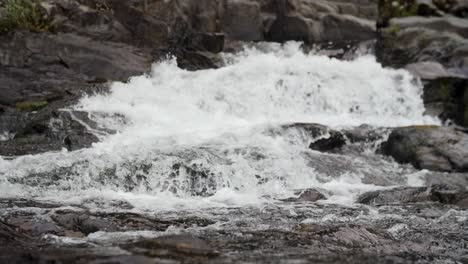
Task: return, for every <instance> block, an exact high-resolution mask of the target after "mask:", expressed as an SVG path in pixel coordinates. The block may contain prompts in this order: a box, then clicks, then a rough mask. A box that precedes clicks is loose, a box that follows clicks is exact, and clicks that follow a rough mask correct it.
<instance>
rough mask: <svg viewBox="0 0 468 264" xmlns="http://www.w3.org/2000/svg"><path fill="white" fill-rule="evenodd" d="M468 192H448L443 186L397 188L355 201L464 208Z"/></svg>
mask: <svg viewBox="0 0 468 264" xmlns="http://www.w3.org/2000/svg"><path fill="white" fill-rule="evenodd" d="M467 198H468V192H466V191H463V190H450V189H446V188H445V187H443V186H431V187H399V188H394V189H390V190H380V191H373V192H368V193H365V194H363V195H361V196H359V198H358V199H357V202H358V203H362V204H369V205H388V204H404V203H417V202H439V203H443V204H453V205H458V206H460V207H462V208H466V200H467Z"/></svg>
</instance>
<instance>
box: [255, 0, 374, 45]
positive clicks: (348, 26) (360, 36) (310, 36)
mask: <svg viewBox="0 0 468 264" xmlns="http://www.w3.org/2000/svg"><path fill="white" fill-rule="evenodd" d="M337 2H338V1H337ZM350 4H351V3H348V4H347V5H346V4H344V3H342V2H341V3H338V4H335V3H331V1H301V0H298V1H277V2H276V5H274V4H270V5H266V7H267V8H268V9H272V10H270V12H274V16H271V15H270V16H268V15H265V16H264V17H265V22H264V23H265V25H266V26H265V32H266V34H265V39H266V40H269V41H277V42H284V41H288V40H297V41H304V42H306V43H326V42H330V41H331V42H338V43H350V42H353V41H365V40H369V39H373V38H374V37H375V23H373V22H372V21H371V20H367V19H365V18H362V16H361V17H356V16H359V15H358V14H356V12H353V11H349V10H350V9H351V10H353V9H354V10H356V9H358V6H359V4H358V3H356V4H354V3H352V4H351V6H352V7H351V8H349V7H350ZM370 5H371V6H372V4H370ZM374 6H375V5H374ZM346 7H348V10H346ZM353 7H354V8H353ZM340 12H341V13H340ZM353 15H355V16H353Z"/></svg>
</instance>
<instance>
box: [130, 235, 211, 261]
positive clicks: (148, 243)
mask: <svg viewBox="0 0 468 264" xmlns="http://www.w3.org/2000/svg"><path fill="white" fill-rule="evenodd" d="M135 245H136V246H137V247H140V248H145V249H150V250H152V251H150V252H149V253H148V254H150V255H153V256H154V255H156V256H157V255H160V254H161V253H163V254H164V255H166V254H184V255H192V256H208V257H214V256H218V255H219V253H218V252H217V251H215V250H214V249H213V248H211V247H210V246H209V245H208V243H206V242H205V241H204V240H202V239H199V238H196V237H193V236H191V235H169V236H162V237H158V238H154V239H147V240H142V241H139V242H137V243H136V244H135ZM161 249H166V250H169V252H161V251H158V250H161Z"/></svg>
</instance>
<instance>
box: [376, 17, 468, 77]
mask: <svg viewBox="0 0 468 264" xmlns="http://www.w3.org/2000/svg"><path fill="white" fill-rule="evenodd" d="M404 21H406V20H404V19H395V20H391V23H390V25H389V26H388V27H386V28H383V29H381V30H380V37H379V38H378V42H377V46H376V55H377V58H378V59H379V61H381V62H382V63H383V64H384V65H385V66H392V67H405V66H406V65H407V64H411V63H417V62H436V63H439V64H441V65H442V66H443V67H444V68H445V69H446V71H448V72H450V73H451V74H452V75H461V76H464V75H466V72H467V71H466V69H467V67H468V66H467V62H466V58H467V57H468V40H466V39H465V38H463V36H461V35H458V34H457V33H456V32H457V31H458V29H456V28H451V27H449V26H448V25H450V24H448V23H447V26H444V25H441V26H440V29H439V30H438V29H436V28H435V26H434V28H431V27H432V26H431V23H432V22H431V21H432V20H423V21H420V22H419V24H418V26H414V27H411V26H408V27H405V26H404V25H405V23H403V22H404ZM424 23H425V24H424ZM460 23H464V21H463V22H460ZM460 23H458V24H460Z"/></svg>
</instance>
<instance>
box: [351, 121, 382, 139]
mask: <svg viewBox="0 0 468 264" xmlns="http://www.w3.org/2000/svg"><path fill="white" fill-rule="evenodd" d="M380 130H382V129H379V128H376V127H372V126H369V125H360V126H358V127H354V128H352V129H347V130H344V131H343V133H344V134H345V136H346V138H348V139H349V141H350V142H352V143H355V142H371V141H376V140H379V139H381V138H382V136H381V132H382V131H380Z"/></svg>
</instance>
